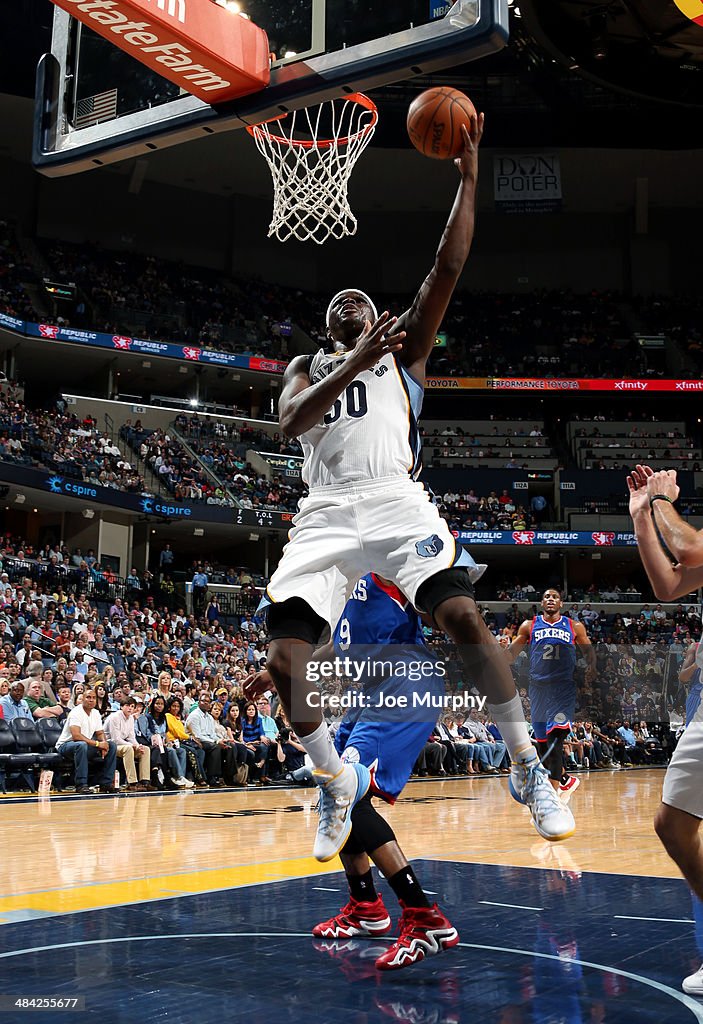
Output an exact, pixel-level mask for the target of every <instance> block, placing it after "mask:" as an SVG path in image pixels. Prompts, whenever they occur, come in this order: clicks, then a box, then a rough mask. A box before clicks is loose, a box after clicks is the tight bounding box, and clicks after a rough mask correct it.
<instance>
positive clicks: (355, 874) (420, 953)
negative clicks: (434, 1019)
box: [313, 793, 459, 971]
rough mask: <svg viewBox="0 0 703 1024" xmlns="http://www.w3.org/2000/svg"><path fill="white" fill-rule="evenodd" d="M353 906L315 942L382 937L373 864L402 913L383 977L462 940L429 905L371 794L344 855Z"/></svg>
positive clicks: (385, 921) (326, 924) (359, 809)
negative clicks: (391, 891)
mask: <svg viewBox="0 0 703 1024" xmlns="http://www.w3.org/2000/svg"><path fill="white" fill-rule="evenodd" d="M340 856H341V859H342V864H343V865H344V871H345V874H346V876H347V884H348V886H349V902H348V903H347V904H346V906H345V907H343V908H342V909H341V910H340V912H339V914H337V915H336V916H335V917H333V918H330V920H329V921H323V922H321V923H320V924H318V925H316V926H315V927H314V928H313V935H315V936H316V937H317V938H347V937H351V936H354V935H384V934H385V933H386V932H388V931H390V928H391V919H390V916H389V914H388V911H387V910H386V907H385V905H384V903H383V899H382V898H381V896H379V895H378V893H377V892H376V888H375V886H374V883H373V877H372V874H371V863H370V862H371V861H373V863H374V864H375V865H376V866H377V867H378V868H379V870H380V871H381V872H382V873H383V877H384V878H385V879H386V881H387V882H388V884H389V885H390V887H391V889H392V890H393V892H394V893H395V895H396V897H397V899H398V902H399V903H400V905H401V907H402V911H403V912H402V915H401V918H400V924H399V932H400V934H399V936H398V938H397V939H396V940H395V941H394V942H393V943H392V945H391V946H390V947H389V948H388V949H387V950H385V951H384V952H383V953H382V954H381V955H380V956H379V958H378V959H377V960H376V967H377V968H378V969H379V970H381V971H393V970H400V969H401V968H403V967H409V966H410V965H411V964H415V963H418V962H419V961H420V960H424V959H426V958H427V957H428V956H434V955H435V954H436V953H441V952H442V950H445V949H450V948H451V947H452V946H456V944H457V943H458V941H459V936H458V933H457V931H456V929H455V928H454V927H453V925H452V924H451V922H450V921H449V920H448V919H447V918H446V917H445V915H444V914H443V913H442V911H441V910H440V909H439V907H438V906H437V904H436V903H435V904H431V903H430V901H429V899H428V898H427V895H426V893H425V891H424V890H423V888H422V886H421V885H420V882H419V881H418V879H417V876H416V874H415V872H414V871H413V868H412V865H411V864H410V862H409V860H408V859H407V857H406V856H405V854H404V853H403V851H402V850H401V848H400V846H399V845H398V841H397V839H396V836H395V833H394V832H393V829H392V828H391V826H390V825H389V824H388V822H387V821H386V820H385V818H383V817H382V816H381V815H380V814H379V813H378V811H377V810H376V808H375V807H374V806H373V804H372V802H371V794H369V793H367V794H366V796H365V797H364V799H363V800H360V801H359V803H357V804H356V806H355V807H354V810H353V811H352V831H351V835H350V836H349V839H348V840H347V842H346V844H345V846H344V849H343V850H342V853H341V855H340Z"/></svg>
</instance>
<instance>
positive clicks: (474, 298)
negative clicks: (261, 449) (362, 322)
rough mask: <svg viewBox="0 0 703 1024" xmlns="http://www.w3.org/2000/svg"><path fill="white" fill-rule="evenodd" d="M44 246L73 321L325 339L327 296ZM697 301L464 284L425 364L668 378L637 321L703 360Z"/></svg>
mask: <svg viewBox="0 0 703 1024" xmlns="http://www.w3.org/2000/svg"><path fill="white" fill-rule="evenodd" d="M3 234H4V235H5V240H4V242H0V284H1V285H2V288H1V289H0V308H1V309H5V311H7V312H11V313H12V314H13V315H16V316H21V317H26V318H30V319H36V318H37V317H39V315H40V314H39V312H37V310H35V309H34V307H33V304H32V301H31V297H30V296H29V294H28V293H27V292H26V290H25V289H24V288H23V287H22V281H23V280H24V281H27V280H32V279H37V271H36V270H35V269H33V268H32V267H30V266H28V265H27V263H26V260H25V259H24V257H23V256H22V254H21V253H20V252H19V249H18V247H17V245H16V243H15V242H14V239H13V237H12V233H11V230H10V229H9V228H8V227H7V225H4V232H3ZM39 247H40V250H41V252H42V254H43V258H44V261H45V265H44V267H43V269H44V270H45V268H46V265H48V266H49V267H50V269H51V272H52V273H53V274H54V275H55V276H56V277H57V279H59V280H67V279H70V280H72V281H75V282H76V284H77V285H78V290H79V302H78V303H77V305H76V308H75V311H74V312H73V314H72V315H70V316H69V315H68V314H66V313H64V314H63V316H62V318H61V320H62V323H64V324H66V325H70V326H76V327H90V328H93V329H96V330H102V331H108V332H110V333H112V332H115V333H120V334H131V335H137V336H140V337H145V338H149V339H156V340H163V341H169V340H170V341H176V342H177V341H183V342H188V343H197V344H199V345H202V346H204V347H209V348H216V349H221V350H224V351H229V352H236V353H241V354H249V355H263V356H271V357H274V358H280V359H283V360H285V359H287V358H288V357H289V355H290V335H291V333H292V331H293V328H294V327H295V328H296V329H298V330H299V332H300V333H299V335H298V338H299V340H300V339H302V342H303V344H304V346H305V347H306V348H307V349H308V350H312V348H313V347H314V346H316V345H321V344H324V343H325V337H324V314H325V309H326V305H327V298H328V297H327V296H322V295H317V294H314V293H310V292H304V291H302V290H300V289H297V288H286V287H283V286H280V285H278V284H273V283H270V282H265V281H262V280H260V279H257V278H253V279H244V278H241V279H237V278H228V277H225V276H223V275H222V274H221V273H218V272H217V271H214V270H211V269H208V268H203V267H190V266H186V265H184V264H182V263H174V262H169V261H167V260H163V259H158V258H156V257H154V256H151V255H147V254H140V253H134V252H132V251H128V250H120V251H109V250H103V249H99V248H97V247H95V246H93V245H90V244H87V243H83V244H75V243H69V242H65V241H61V242H59V241H56V240H51V239H40V240H39ZM375 298H376V299H377V303H378V307H379V308H381V306H384V307H387V308H389V309H392V310H394V311H402V310H403V309H405V308H407V306H408V305H409V303H410V301H411V299H412V295H411V294H405V295H401V294H388V295H382V296H376V297H375ZM698 308H699V300H697V299H696V298H695V297H694V298H693V299H690V300H689V299H685V298H684V299H680V300H672V299H665V298H654V299H650V300H647V301H646V302H645V301H642V300H639V299H634V300H633V299H629V298H628V297H626V296H621V295H615V294H611V293H607V292H605V293H600V292H588V293H585V294H575V293H572V292H569V291H551V292H545V291H538V292H530V293H525V294H521V293H495V292H474V293H469V292H461V291H459V292H457V294H456V296H455V300H454V301H453V303H452V308H451V310H450V312H449V314H448V317H447V320H446V322H445V323H444V324H443V333H444V334H445V335H446V344H445V345H444V346H443V347H438V348H436V349H435V350H434V351H433V353H432V355H431V358H430V362H429V366H428V369H429V372H430V373H431V374H436V375H440V376H457V375H459V376H467V375H468V376H472V375H476V376H486V377H489V376H513V375H516V374H518V375H521V376H537V377H555V376H581V377H600V376H606V375H611V374H612V373H613V372H615V373H622V372H623V370H624V369H625V368H626V369H627V373H628V374H629V375H631V376H640V377H647V376H662V375H663V367H662V365H660V364H659V363H656V364H655V363H652V360H651V357H650V356H648V354H647V352H646V351H645V350H643V349H642V348H641V347H640V345H639V344H638V342H637V340H636V338H635V336H634V333H633V325H634V324H635V323H639V325H640V328H641V331H642V333H647V332H650V333H654V332H656V331H658V330H662V331H666V333H667V334H669V335H670V336H671V338H672V340H673V341H674V343H675V344H678V345H679V347H680V348H681V349H682V350H683V352H685V353H687V354H688V355H689V357H690V358H691V359H692V360H698V361H699V362H700V360H699V354H700V350H701V347H702V346H701V339H700V332H699V331H698V329H697V326H696V325H697V322H698V321H697V309H698ZM52 312H53V311H52V310H51V309H49V308H48V307H46V306H45V307H44V308H42V310H41V316H42V319H44V320H45V321H47V322H54V318H53V317H52ZM306 337H307V341H305V338H306ZM696 365H697V364H696Z"/></svg>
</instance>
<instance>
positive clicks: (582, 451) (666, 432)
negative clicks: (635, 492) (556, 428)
mask: <svg viewBox="0 0 703 1024" xmlns="http://www.w3.org/2000/svg"><path fill="white" fill-rule="evenodd" d="M566 433H567V437H568V438H569V441H570V443H571V450H572V452H573V454H574V458H575V460H576V465H577V466H578V467H579V468H580V469H613V468H619V467H622V466H628V465H633V464H635V463H637V462H642V461H644V462H646V463H647V464H648V465H650V466H652V467H653V468H655V469H688V470H694V471H698V470H700V465H701V461H703V455H702V454H701V449H700V448H699V447H696V445H695V444H694V442H693V440H692V439H691V438H690V437H688V436H687V432H686V424H685V423H683V422H682V421H675V422H668V421H659V422H657V423H656V424H655V423H651V422H650V423H647V422H644V423H633V422H632V421H623V420H619V421H618V420H608V421H607V422H605V423H604V422H602V421H595V420H594V421H591V422H590V423H589V422H588V421H585V420H582V419H581V420H572V421H571V422H569V423H567V425H566Z"/></svg>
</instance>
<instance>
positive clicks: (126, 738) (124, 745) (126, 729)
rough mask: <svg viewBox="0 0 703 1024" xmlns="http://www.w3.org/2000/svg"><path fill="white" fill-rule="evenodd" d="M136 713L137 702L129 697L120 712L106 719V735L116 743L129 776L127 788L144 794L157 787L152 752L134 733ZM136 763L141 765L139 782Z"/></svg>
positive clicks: (118, 753)
mask: <svg viewBox="0 0 703 1024" xmlns="http://www.w3.org/2000/svg"><path fill="white" fill-rule="evenodd" d="M136 711H137V702H136V700H135V699H134V697H128V698H127V699H126V700H125V701H123V702H122V705H121V707H120V710H119V711H113V712H112V714H111V715H108V716H107V718H106V719H105V734H106V736H107V738H108V739H110V740H112V741H113V742H114V744H115V746H116V748H117V756H118V757H121V758H122V764H123V765H124V770H125V775H126V776H127V788H128V789H131V790H137V791H142V792H143V791H144V790H153V789H155V788H156V787H155V786H153V785H152V784H151V751H150V750H149V748H148V747H145V746H142V744H141V743H138V742H137V737H136V736H135V733H134V716H135V714H136ZM135 762H137V763H138V764H139V781H138V782H137V771H136V765H135Z"/></svg>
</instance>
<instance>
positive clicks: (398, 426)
mask: <svg viewBox="0 0 703 1024" xmlns="http://www.w3.org/2000/svg"><path fill="white" fill-rule="evenodd" d="M348 354H349V353H346V352H344V353H339V354H337V353H330V352H325V351H324V349H320V351H319V352H318V353H317V354H316V355H314V356H312V358H311V361H310V368H309V370H308V374H309V377H310V380H311V381H312V383H313V384H317V383H318V382H319V381H321V380H324V378H325V377H326V376H327V375H328V374H329V373H330V371H332V370H333V369H335V367H337V366H338V365H339V363H340V361H342V360H344V359H346V358H347V355H348ZM423 397H424V393H423V389H422V388H421V387H420V384H419V383H418V382H417V381H416V380H415V379H414V378H413V377H411V375H410V374H409V373H408V371H407V370H406V369H405V367H404V366H402V365H401V364H400V363H399V362H397V361H396V359H395V358H394V356H393V353H391V352H389V353H387V354H386V355H385V356H383V357H382V358H381V359H379V361H378V362H377V363H376V365H375V366H373V367H372V368H371V369H370V370H364V371H363V372H362V373H360V374H359V375H358V376H357V377H355V378H354V380H353V381H352V382H351V383H350V384H348V385H347V387H346V388H345V389H344V391H343V392H342V394H341V395H340V396H339V398H338V399H337V400H336V402H335V403H334V405H333V406H332V408H331V409H330V410H329V412H328V413H327V414H326V415H325V416H324V418H323V421H322V422H321V423H317V424H315V426H314V427H311V428H310V430H307V431H306V432H305V433H304V434H301V435H300V443H301V445H302V447H303V456H304V462H303V472H302V475H303V480H304V481H305V483H306V484H307V485H308V487H309V488H311V489H312V488H317V487H343V486H344V485H345V484H357V483H360V482H363V481H367V480H374V481H375V480H378V479H379V478H381V477H402V476H405V477H408V476H410V477H411V478H412V479H415V477H417V476H418V474H419V473H420V470H421V469H422V441H421V438H420V432H419V429H418V423H417V421H418V417H419V415H420V409H421V407H422V399H423Z"/></svg>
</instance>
